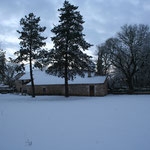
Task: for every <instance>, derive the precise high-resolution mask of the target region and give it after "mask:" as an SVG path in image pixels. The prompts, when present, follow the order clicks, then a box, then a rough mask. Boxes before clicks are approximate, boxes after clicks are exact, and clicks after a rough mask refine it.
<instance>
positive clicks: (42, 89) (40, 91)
mask: <svg viewBox="0 0 150 150" xmlns="http://www.w3.org/2000/svg"><path fill="white" fill-rule="evenodd" d="M90 86H94V95H92V96H105V95H107V82H105V83H104V84H72V85H69V95H72V96H90ZM25 88H26V89H27V93H28V94H31V91H32V90H31V86H30V85H27V86H26V87H25ZM35 94H36V95H64V94H65V86H64V85H35Z"/></svg>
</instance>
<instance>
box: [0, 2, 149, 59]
mask: <svg viewBox="0 0 150 150" xmlns="http://www.w3.org/2000/svg"><path fill="white" fill-rule="evenodd" d="M63 2H64V0H2V1H1V3H0V42H1V47H2V48H3V49H4V50H5V51H6V54H7V57H9V56H10V57H14V54H13V53H14V52H15V51H16V50H19V40H18V37H19V35H18V33H17V32H16V30H19V29H20V25H19V21H20V19H21V18H22V17H24V16H25V15H28V14H29V13H30V12H33V13H34V14H35V15H36V16H37V17H38V16H40V17H41V22H40V24H41V25H42V26H46V27H47V29H46V31H45V33H44V35H45V36H47V37H48V39H47V47H48V48H51V47H52V42H51V38H50V37H52V33H51V29H52V28H53V25H54V24H55V25H57V23H58V15H59V13H58V11H57V10H58V9H59V8H61V7H62V6H63ZM70 3H71V4H74V5H76V6H79V9H78V10H79V11H80V13H81V15H82V16H83V19H84V21H85V23H84V31H83V32H84V33H85V35H86V37H85V38H86V40H87V41H88V42H89V43H91V44H93V45H94V46H93V47H91V48H90V50H89V54H92V55H93V54H94V53H95V50H96V45H98V44H100V43H102V42H104V41H105V40H106V39H107V38H109V37H112V36H114V35H115V34H116V33H117V32H118V31H120V27H121V26H123V25H124V24H147V25H150V0H70Z"/></svg>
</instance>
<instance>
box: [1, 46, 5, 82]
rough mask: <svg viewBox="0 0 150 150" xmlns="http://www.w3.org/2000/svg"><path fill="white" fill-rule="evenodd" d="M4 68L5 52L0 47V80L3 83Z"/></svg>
mask: <svg viewBox="0 0 150 150" xmlns="http://www.w3.org/2000/svg"><path fill="white" fill-rule="evenodd" d="M5 70H6V59H5V52H4V51H3V50H2V49H0V81H1V82H2V83H4V80H5Z"/></svg>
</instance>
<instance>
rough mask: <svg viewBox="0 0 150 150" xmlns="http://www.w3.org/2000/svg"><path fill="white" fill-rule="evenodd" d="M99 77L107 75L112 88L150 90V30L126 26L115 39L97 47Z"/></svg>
mask: <svg viewBox="0 0 150 150" xmlns="http://www.w3.org/2000/svg"><path fill="white" fill-rule="evenodd" d="M97 50H98V53H97V55H98V60H97V74H98V75H108V79H109V88H110V89H112V90H113V89H128V90H129V92H133V91H134V90H135V89H142V88H146V87H150V30H149V27H148V26H147V25H143V24H140V25H136V24H135V25H124V26H123V27H121V31H120V32H118V33H117V34H116V36H114V37H112V38H109V39H107V40H106V41H105V42H104V43H102V44H100V45H98V46H97Z"/></svg>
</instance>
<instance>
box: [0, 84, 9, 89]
mask: <svg viewBox="0 0 150 150" xmlns="http://www.w3.org/2000/svg"><path fill="white" fill-rule="evenodd" d="M0 88H9V86H8V85H4V84H0Z"/></svg>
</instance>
